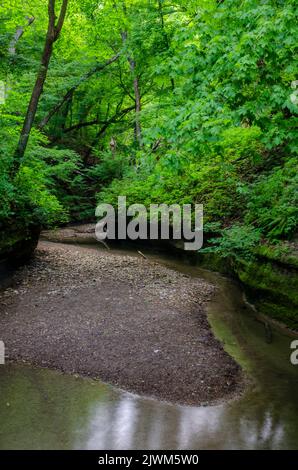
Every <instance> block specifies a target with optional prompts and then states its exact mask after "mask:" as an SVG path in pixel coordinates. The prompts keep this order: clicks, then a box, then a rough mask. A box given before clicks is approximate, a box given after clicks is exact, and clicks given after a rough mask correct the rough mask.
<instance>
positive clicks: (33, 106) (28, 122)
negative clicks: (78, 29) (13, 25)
mask: <svg viewBox="0 0 298 470" xmlns="http://www.w3.org/2000/svg"><path fill="white" fill-rule="evenodd" d="M67 3H68V0H63V3H62V6H61V10H60V15H59V19H58V22H57V24H55V20H56V16H55V0H48V16H49V22H48V30H47V36H46V41H45V45H44V50H43V54H42V58H41V63H40V67H39V71H38V74H37V78H36V82H35V85H34V87H33V91H32V95H31V99H30V102H29V105H28V108H27V113H26V117H25V120H24V124H23V128H22V131H21V135H20V139H19V142H18V146H17V148H16V151H15V154H14V161H13V168H12V176H15V175H16V173H17V172H18V170H19V168H20V165H21V163H22V159H23V158H24V155H25V151H26V148H27V144H28V140H29V136H30V132H31V129H32V125H33V122H34V118H35V115H36V111H37V107H38V103H39V99H40V96H41V94H42V92H43V86H44V83H45V80H46V77H47V72H48V68H49V63H50V60H51V56H52V52H53V45H54V42H55V41H56V40H57V39H58V37H59V34H60V32H61V29H62V26H63V23H64V19H65V15H66V9H67Z"/></svg>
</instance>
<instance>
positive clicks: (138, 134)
mask: <svg viewBox="0 0 298 470" xmlns="http://www.w3.org/2000/svg"><path fill="white" fill-rule="evenodd" d="M121 38H122V42H123V44H125V42H126V41H127V32H126V31H122V32H121ZM127 60H128V63H129V66H130V71H131V74H132V77H133V89H134V95H135V138H136V141H137V142H138V144H139V147H142V145H143V142H142V127H141V120H140V113H141V110H142V103H141V92H140V86H139V79H138V76H137V74H136V63H135V61H134V59H132V58H131V57H130V56H128V57H127Z"/></svg>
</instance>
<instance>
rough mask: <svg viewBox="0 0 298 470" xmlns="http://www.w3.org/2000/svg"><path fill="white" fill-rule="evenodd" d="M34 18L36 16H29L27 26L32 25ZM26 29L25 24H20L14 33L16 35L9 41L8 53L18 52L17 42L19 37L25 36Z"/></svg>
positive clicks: (12, 54)
mask: <svg viewBox="0 0 298 470" xmlns="http://www.w3.org/2000/svg"><path fill="white" fill-rule="evenodd" d="M34 20H35V18H34V16H32V17H31V18H29V17H27V25H26V26H30V25H31V24H32V23H33V22H34ZM24 31H25V27H24V26H19V27H18V28H17V30H16V32H15V34H14V37H13V38H12V40H11V41H10V43H9V48H8V54H9V55H10V56H14V55H15V54H16V46H17V43H18V41H19V39H20V38H21V37H22V36H23V34H24Z"/></svg>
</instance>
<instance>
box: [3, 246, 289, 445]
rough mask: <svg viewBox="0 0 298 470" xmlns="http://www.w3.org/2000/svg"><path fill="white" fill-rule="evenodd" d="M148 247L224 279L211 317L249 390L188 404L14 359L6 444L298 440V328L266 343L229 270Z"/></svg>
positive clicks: (6, 383)
mask: <svg viewBox="0 0 298 470" xmlns="http://www.w3.org/2000/svg"><path fill="white" fill-rule="evenodd" d="M118 251H119V250H118ZM144 253H145V254H146V256H148V257H149V258H150V259H154V260H155V261H159V262H160V263H163V264H165V265H167V266H168V267H170V268H172V269H177V270H179V271H182V272H184V273H188V274H190V275H193V276H200V277H203V278H204V279H206V280H209V281H211V282H213V283H215V284H216V285H217V287H218V289H217V292H216V295H215V297H214V299H213V301H212V302H211V303H210V304H209V307H208V315H209V320H210V323H211V325H212V328H213V331H214V333H215V335H216V336H217V337H218V338H220V339H221V340H222V341H223V342H224V344H225V348H226V350H227V351H228V352H229V353H230V354H232V355H233V356H234V357H235V358H236V360H237V361H238V362H240V363H241V365H242V366H243V367H244V369H245V370H246V371H247V373H248V374H249V375H250V377H251V382H250V383H249V384H248V385H247V389H246V392H245V393H244V394H243V395H242V396H241V397H240V398H238V399H236V400H233V401H230V402H229V403H223V404H220V405H217V406H207V407H187V406H180V405H175V404H169V403H163V402H159V401H157V400H152V399H150V398H144V397H139V396H136V395H133V394H130V393H127V392H124V391H121V390H117V389H115V388H113V387H111V386H109V385H106V384H103V383H101V382H99V381H94V380H90V379H85V378H80V377H74V376H70V375H64V374H62V373H59V372H55V371H50V370H46V369H40V368H35V367H31V366H28V365H20V364H9V363H8V364H7V365H5V366H0V449H298V366H294V365H292V364H291V362H290V355H291V349H290V343H291V341H292V340H293V338H290V337H288V336H286V335H285V334H282V333H278V332H276V331H274V332H273V340H272V342H271V343H268V342H267V341H266V332H265V329H264V325H263V324H262V323H260V322H259V321H257V320H256V319H255V315H254V313H253V311H252V310H251V309H250V308H249V306H247V305H246V304H245V302H244V301H243V295H242V292H241V290H240V288H239V286H238V285H236V284H235V283H234V282H233V281H231V280H230V279H226V278H224V277H222V276H220V275H219V274H215V273H211V272H209V271H206V270H202V269H200V268H198V267H196V266H192V265H191V264H190V263H189V262H188V261H187V260H186V259H177V257H176V258H175V257H171V256H170V255H168V256H165V255H160V254H159V255H157V254H155V255H152V254H149V253H148V252H145V251H144ZM185 366H186V367H187V364H186V365H185ZM161 373H162V371H161Z"/></svg>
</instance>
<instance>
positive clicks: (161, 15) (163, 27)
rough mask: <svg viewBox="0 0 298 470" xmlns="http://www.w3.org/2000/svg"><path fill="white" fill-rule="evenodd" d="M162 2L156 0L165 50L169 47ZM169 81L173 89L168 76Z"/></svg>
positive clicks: (173, 84)
mask: <svg viewBox="0 0 298 470" xmlns="http://www.w3.org/2000/svg"><path fill="white" fill-rule="evenodd" d="M162 4H163V2H162V0H158V13H159V18H160V23H161V29H162V34H163V37H164V42H165V46H166V48H167V50H169V49H170V42H169V37H168V34H167V32H166V28H165V21H164V14H163V5H162ZM170 81H171V86H172V90H174V89H175V82H174V79H173V78H170Z"/></svg>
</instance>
